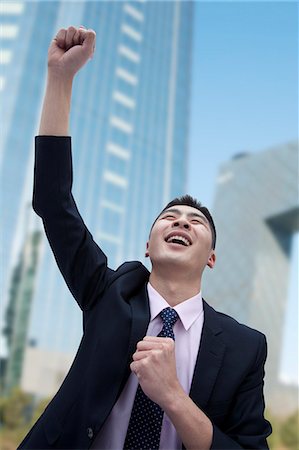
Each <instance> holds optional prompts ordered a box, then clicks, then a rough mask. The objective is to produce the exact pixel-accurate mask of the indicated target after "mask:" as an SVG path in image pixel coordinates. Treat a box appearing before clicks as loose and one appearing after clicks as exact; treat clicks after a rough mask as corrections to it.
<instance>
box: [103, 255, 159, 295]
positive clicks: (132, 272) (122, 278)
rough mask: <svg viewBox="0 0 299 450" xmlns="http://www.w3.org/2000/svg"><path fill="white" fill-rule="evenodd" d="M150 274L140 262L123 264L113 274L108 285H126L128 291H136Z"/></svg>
mask: <svg viewBox="0 0 299 450" xmlns="http://www.w3.org/2000/svg"><path fill="white" fill-rule="evenodd" d="M149 276H150V272H149V271H148V269H147V268H146V267H145V266H144V265H143V264H142V263H141V262H140V261H128V262H124V263H123V264H122V265H121V266H119V267H118V269H116V270H115V271H114V272H113V275H112V276H111V278H110V282H109V285H110V286H111V285H112V284H114V283H115V284H120V285H126V287H127V288H128V289H129V290H132V288H133V289H134V290H135V289H138V288H140V287H141V286H144V284H145V283H146V282H147V281H148V279H149Z"/></svg>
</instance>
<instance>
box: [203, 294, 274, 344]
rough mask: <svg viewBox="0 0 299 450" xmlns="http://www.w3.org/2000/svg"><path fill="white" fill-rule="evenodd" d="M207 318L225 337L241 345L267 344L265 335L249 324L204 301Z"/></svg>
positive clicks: (209, 324) (211, 325) (208, 323)
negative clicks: (217, 309)
mask: <svg viewBox="0 0 299 450" xmlns="http://www.w3.org/2000/svg"><path fill="white" fill-rule="evenodd" d="M204 312H205V320H207V325H208V326H209V327H214V329H216V330H217V329H218V330H219V332H220V331H221V333H222V337H223V339H225V340H227V341H230V342H234V343H238V344H239V345H241V346H242V345H246V344H250V345H251V346H252V344H254V343H255V344H256V345H266V337H265V335H264V334H263V333H262V332H260V331H258V330H256V329H254V328H251V327H250V326H248V325H245V324H243V323H240V322H238V321H237V320H236V319H234V318H233V317H231V316H229V315H228V314H225V313H223V312H219V311H216V310H215V309H214V308H212V306H210V305H209V304H208V303H207V302H206V301H204Z"/></svg>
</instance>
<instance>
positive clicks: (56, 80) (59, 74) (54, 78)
mask: <svg viewBox="0 0 299 450" xmlns="http://www.w3.org/2000/svg"><path fill="white" fill-rule="evenodd" d="M73 79H74V76H72V75H69V74H67V73H65V72H63V71H59V70H53V69H48V77H47V88H55V89H59V90H60V91H65V92H66V93H71V91H72V86H73Z"/></svg>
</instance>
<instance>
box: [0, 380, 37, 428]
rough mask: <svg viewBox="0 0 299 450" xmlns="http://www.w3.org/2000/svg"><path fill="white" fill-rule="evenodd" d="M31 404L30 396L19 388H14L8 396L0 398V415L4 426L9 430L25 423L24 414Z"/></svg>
mask: <svg viewBox="0 0 299 450" xmlns="http://www.w3.org/2000/svg"><path fill="white" fill-rule="evenodd" d="M31 404H32V397H31V396H30V395H29V394H25V393H24V392H22V391H21V390H20V389H19V388H15V389H14V390H13V391H12V393H11V395H10V396H9V397H6V398H2V399H1V401H0V417H1V422H2V424H3V425H4V427H6V428H7V429H10V430H15V429H17V428H21V427H23V426H24V425H25V424H26V421H27V420H26V415H28V410H29V409H30V406H31ZM26 413H27V414H26Z"/></svg>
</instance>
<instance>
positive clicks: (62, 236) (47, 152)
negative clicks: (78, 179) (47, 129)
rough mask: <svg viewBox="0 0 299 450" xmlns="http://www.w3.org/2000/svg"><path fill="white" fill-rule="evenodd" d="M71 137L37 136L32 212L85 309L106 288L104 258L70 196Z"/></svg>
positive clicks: (75, 295) (69, 285)
mask: <svg viewBox="0 0 299 450" xmlns="http://www.w3.org/2000/svg"><path fill="white" fill-rule="evenodd" d="M71 190H72V156H71V138H70V137H56V136H37V137H36V138H35V167H34V190H33V209H34V211H35V212H36V213H37V214H38V215H39V216H40V217H41V218H42V220H43V224H44V228H45V232H46V235H47V238H48V240H49V243H50V246H51V249H52V251H53V254H54V256H55V259H56V262H57V265H58V267H59V269H60V271H61V273H62V275H63V277H64V279H65V281H66V284H67V286H68V287H69V289H70V291H71V293H72V294H73V296H74V298H75V299H76V301H77V302H78V304H79V306H80V307H81V308H82V309H88V308H89V307H90V306H91V304H92V303H93V302H94V301H95V299H96V298H98V297H99V296H100V295H101V294H102V293H103V291H104V290H105V287H106V285H107V281H108V279H109V274H110V273H111V272H113V271H111V269H108V268H107V258H106V256H105V254H104V253H103V252H102V250H101V249H100V248H99V247H98V245H97V244H96V243H95V242H94V240H93V237H92V235H91V234H90V232H89V231H88V229H87V228H86V226H85V224H84V222H83V220H82V218H81V216H80V214H79V212H78V209H77V206H76V203H75V201H74V198H73V196H72V192H71Z"/></svg>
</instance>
